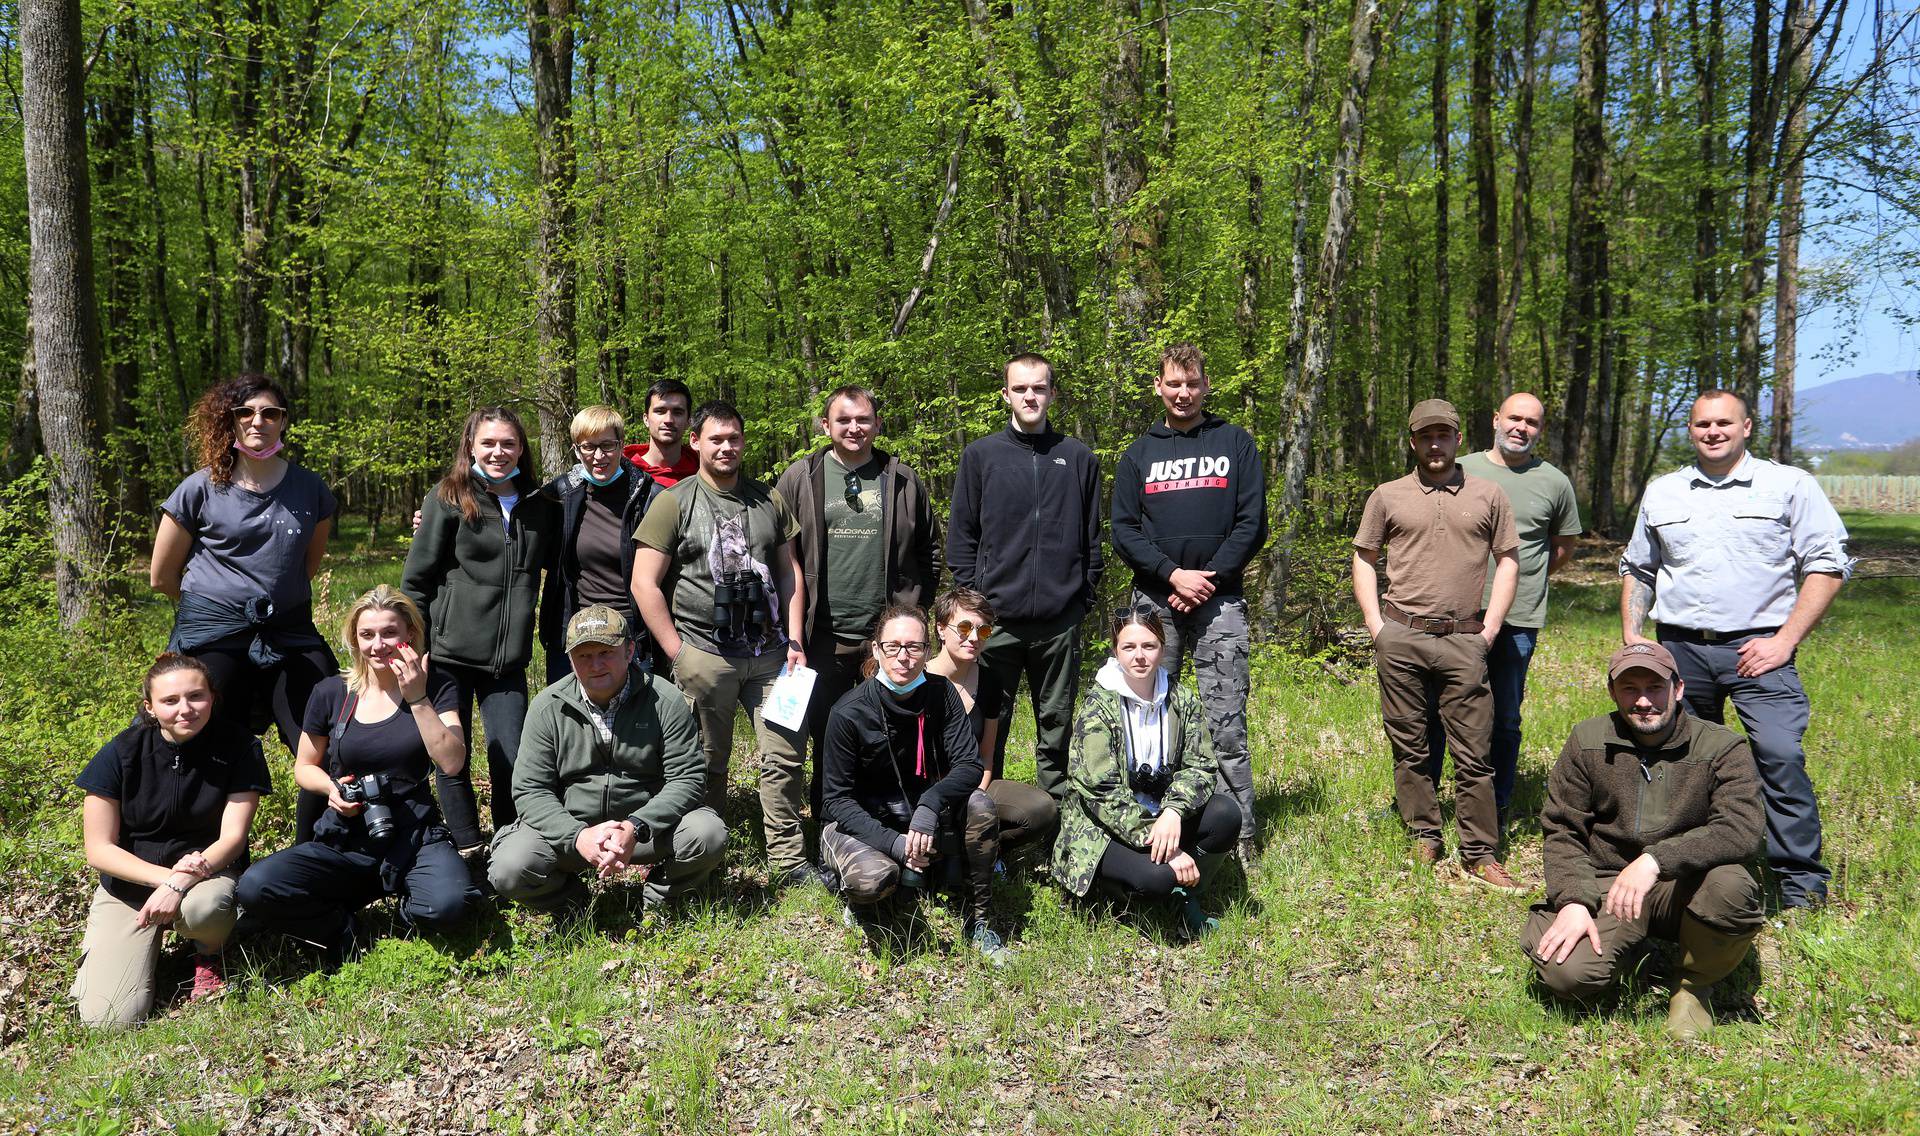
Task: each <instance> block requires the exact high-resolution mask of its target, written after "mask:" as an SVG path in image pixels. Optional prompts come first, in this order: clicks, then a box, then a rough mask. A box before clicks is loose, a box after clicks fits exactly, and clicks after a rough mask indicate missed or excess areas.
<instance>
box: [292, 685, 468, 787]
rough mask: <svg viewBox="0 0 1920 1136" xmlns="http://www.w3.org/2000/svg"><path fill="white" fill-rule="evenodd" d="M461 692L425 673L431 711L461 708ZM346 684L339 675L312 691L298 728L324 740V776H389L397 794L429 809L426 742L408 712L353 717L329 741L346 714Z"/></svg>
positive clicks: (429, 772)
mask: <svg viewBox="0 0 1920 1136" xmlns="http://www.w3.org/2000/svg"><path fill="white" fill-rule="evenodd" d="M459 699H460V693H459V689H458V688H457V687H455V686H454V684H453V680H452V679H451V678H448V677H447V676H446V674H444V673H442V672H440V671H432V670H430V671H428V672H427V701H428V703H430V704H431V705H432V706H433V709H434V712H435V713H441V714H444V713H446V712H447V711H449V710H452V709H454V708H455V707H457V706H458V705H459ZM346 701H347V680H346V679H345V678H344V677H342V676H340V675H335V676H334V677H332V678H330V679H327V680H326V681H324V682H322V683H321V684H320V685H319V686H316V687H314V688H313V694H312V696H311V697H309V698H308V699H307V717H306V720H305V721H304V722H302V723H301V724H300V728H301V729H302V730H304V731H305V732H307V733H309V734H319V735H320V736H321V737H324V738H328V739H329V741H328V743H327V773H328V774H329V775H331V776H333V777H342V776H347V775H349V774H350V775H352V776H354V777H365V776H366V775H367V774H369V773H377V774H379V775H380V776H381V777H383V778H389V777H390V778H392V779H393V781H394V786H395V788H396V789H397V790H398V791H399V793H400V795H401V796H404V797H407V798H408V799H410V800H414V801H417V802H421V803H424V804H427V805H429V806H431V805H432V804H433V791H432V789H431V788H430V787H429V786H428V784H427V782H428V781H429V780H431V779H432V776H433V758H432V757H430V756H429V755H428V754H427V743H426V742H424V741H422V740H421V739H420V727H419V724H418V723H416V722H415V721H414V720H413V712H412V711H411V710H395V711H394V712H393V714H392V715H391V716H390V717H388V718H386V719H384V720H383V721H379V722H358V721H353V720H351V719H349V720H348V722H347V723H346V728H345V729H344V730H342V731H341V732H340V737H339V739H338V740H333V739H332V737H331V735H332V734H333V732H334V723H335V722H336V721H337V720H338V719H339V718H340V717H341V716H342V714H343V712H344V711H345V704H346Z"/></svg>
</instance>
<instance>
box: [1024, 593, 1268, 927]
mask: <svg viewBox="0 0 1920 1136" xmlns="http://www.w3.org/2000/svg"><path fill="white" fill-rule="evenodd" d="M1111 631H1112V633H1113V654H1112V657H1110V658H1109V659H1108V660H1107V661H1106V663H1105V664H1104V665H1103V666H1101V668H1100V673H1099V674H1098V675H1097V676H1096V677H1095V680H1094V681H1095V685H1094V689H1093V690H1092V691H1090V692H1088V693H1087V694H1086V695H1085V696H1084V697H1083V698H1082V699H1081V702H1080V708H1079V710H1080V712H1079V714H1078V715H1077V717H1076V718H1075V721H1074V727H1073V744H1072V747H1071V749H1070V750H1069V752H1068V759H1067V774H1068V778H1069V786H1070V791H1069V792H1068V793H1067V797H1066V800H1064V801H1063V802H1061V806H1060V836H1059V839H1058V840H1056V841H1055V842H1054V846H1053V874H1054V877H1055V878H1056V879H1058V880H1059V881H1060V884H1061V886H1062V887H1065V888H1066V889H1067V890H1068V891H1070V892H1072V893H1073V894H1074V895H1076V896H1085V895H1086V894H1087V893H1088V892H1089V891H1091V890H1092V889H1093V888H1094V886H1095V885H1096V884H1097V885H1099V886H1101V887H1102V888H1103V890H1106V891H1108V892H1109V893H1117V894H1118V895H1119V896H1120V897H1121V898H1131V897H1133V896H1146V897H1151V898H1155V899H1166V898H1169V897H1170V898H1172V899H1174V900H1175V901H1176V902H1178V903H1179V905H1180V923H1179V927H1180V930H1181V932H1182V934H1183V935H1184V936H1186V937H1187V938H1198V937H1199V936H1201V935H1205V934H1207V933H1208V932H1210V931H1213V930H1214V929H1215V928H1217V927H1218V926H1219V923H1218V921H1216V920H1214V919H1212V918H1211V917H1209V916H1208V915H1207V913H1206V912H1205V911H1204V910H1202V909H1201V907H1200V901H1199V898H1198V890H1199V885H1200V882H1201V878H1202V876H1203V875H1205V874H1206V870H1207V869H1209V868H1211V867H1212V866H1213V864H1214V863H1216V862H1218V860H1219V858H1220V856H1221V855H1222V854H1224V853H1226V852H1227V851H1228V850H1230V849H1232V847H1233V842H1234V838H1235V837H1237V836H1238V835H1239V833H1240V806H1239V805H1238V804H1236V803H1235V802H1234V800H1233V798H1232V797H1230V796H1227V795H1226V794H1223V793H1215V792H1214V779H1215V776H1216V774H1217V772H1218V763H1217V762H1216V761H1215V760H1214V756H1213V741H1212V738H1211V736H1210V735H1209V733H1208V730H1207V719H1206V713H1205V711H1204V710H1203V709H1202V707H1201V705H1200V698H1199V696H1198V695H1196V694H1195V693H1194V692H1193V691H1192V690H1190V689H1188V688H1187V687H1184V686H1174V685H1173V684H1172V683H1170V682H1169V681H1168V679H1167V674H1166V672H1165V671H1164V670H1162V669H1161V668H1160V656H1161V654H1162V652H1163V650H1164V646H1165V643H1166V632H1165V629H1164V627H1163V626H1162V624H1161V622H1160V616H1159V615H1158V614H1157V613H1156V612H1155V611H1154V609H1153V608H1152V607H1151V606H1149V605H1145V604H1142V605H1140V606H1137V607H1133V608H1125V609H1122V610H1120V611H1117V612H1115V613H1114V616H1113V623H1112V626H1111Z"/></svg>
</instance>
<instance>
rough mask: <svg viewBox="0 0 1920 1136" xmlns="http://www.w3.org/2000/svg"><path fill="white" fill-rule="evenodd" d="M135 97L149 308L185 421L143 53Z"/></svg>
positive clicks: (181, 466) (184, 467)
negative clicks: (148, 248) (148, 230)
mask: <svg viewBox="0 0 1920 1136" xmlns="http://www.w3.org/2000/svg"><path fill="white" fill-rule="evenodd" d="M149 38H150V37H149V36H148V35H147V28H146V25H145V24H144V23H143V24H142V25H141V46H142V47H145V46H147V43H148V40H149ZM133 68H134V71H133V75H134V90H135V97H136V98H137V99H138V100H139V103H140V175H141V178H142V180H143V181H144V183H145V185H146V190H147V205H148V208H149V209H150V210H151V216H150V218H149V221H150V223H151V224H152V226H153V234H152V236H151V238H150V240H151V241H152V253H151V258H150V260H149V262H148V266H147V308H148V313H149V316H150V317H151V318H153V319H156V320H158V321H159V324H160V353H161V354H164V355H165V356H166V361H167V374H168V377H169V378H171V379H172V380H173V391H174V397H175V398H176V399H178V400H179V405H178V406H177V407H175V410H176V411H177V413H178V414H179V415H180V418H181V420H182V421H185V419H186V416H187V408H188V407H189V406H191V405H192V403H193V399H192V397H191V396H190V395H189V394H188V393H187V377H186V368H185V367H184V366H183V364H182V360H181V358H180V334H179V331H178V329H176V328H175V327H174V322H173V302H172V297H171V296H170V295H169V293H168V289H167V279H168V276H167V273H168V267H169V266H168V263H167V214H166V207H165V205H164V204H163V203H162V201H161V198H160V171H159V165H158V163H157V162H156V161H155V160H154V154H153V135H154V126H153V89H152V87H151V85H150V84H149V82H148V80H147V75H146V71H145V69H144V68H143V66H142V64H141V60H140V53H135V55H134V59H133ZM180 458H181V460H180V462H178V463H177V465H178V469H177V470H176V472H177V473H179V474H180V475H181V476H185V475H186V474H188V473H190V472H192V468H193V467H192V466H191V465H188V464H187V463H186V450H185V449H184V448H182V449H181V450H180Z"/></svg>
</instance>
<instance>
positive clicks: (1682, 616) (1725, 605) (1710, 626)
mask: <svg viewBox="0 0 1920 1136" xmlns="http://www.w3.org/2000/svg"><path fill="white" fill-rule="evenodd" d="M1809 572H1826V573H1833V574H1837V575H1839V576H1840V578H1841V579H1843V580H1844V579H1846V578H1847V577H1848V576H1850V575H1852V574H1853V561H1852V560H1851V559H1850V558H1849V557H1848V556H1847V526H1846V525H1844V524H1842V523H1841V521H1840V514H1839V513H1836V512H1835V511H1834V509H1833V505H1832V504H1831V503H1829V502H1828V500H1827V495H1826V494H1825V493H1822V492H1821V491H1820V486H1819V484H1818V483H1817V482H1815V481H1814V480H1813V475H1812V474H1809V473H1808V472H1806V471H1805V470H1803V469H1796V468H1794V467H1793V466H1790V465H1780V464H1779V463H1777V462H1770V461H1768V460H1766V459H1765V458H1757V457H1754V456H1753V455H1752V454H1751V453H1749V454H1747V455H1745V456H1744V457H1742V458H1741V459H1740V464H1739V465H1736V466H1734V468H1733V469H1732V471H1731V472H1729V473H1728V474H1727V475H1726V476H1725V477H1722V478H1719V479H1715V478H1712V477H1708V476H1707V475H1706V474H1705V473H1703V472H1701V470H1700V467H1699V466H1698V465H1697V464H1696V465H1691V466H1688V467H1687V468H1685V469H1679V470H1675V471H1674V472H1672V473H1669V474H1666V475H1665V476H1663V477H1658V478H1655V479H1654V481H1653V483H1652V484H1651V485H1648V486H1647V491H1646V493H1645V494H1644V495H1643V496H1642V497H1641V499H1640V516H1639V518H1638V519H1637V520H1636V521H1635V522H1634V525H1633V539H1632V540H1630V541H1628V542H1627V550H1626V552H1625V553H1623V554H1622V555H1621V557H1620V574H1621V575H1622V576H1627V575H1631V576H1633V577H1634V578H1636V579H1639V580H1644V581H1646V582H1647V583H1649V584H1652V585H1653V618H1654V619H1656V620H1658V621H1659V622H1661V623H1668V624H1672V625H1674V626H1676V627H1687V628H1691V629H1693V630H1695V631H1739V630H1744V629H1745V628H1749V627H1778V626H1780V625H1781V624H1783V623H1785V622H1786V621H1787V616H1788V614H1789V613H1791V612H1792V611H1793V603H1794V600H1795V599H1796V598H1798V596H1799V582H1800V578H1801V577H1803V576H1805V575H1806V574H1807V573H1809Z"/></svg>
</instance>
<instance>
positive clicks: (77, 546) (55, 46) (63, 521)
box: [19, 0, 107, 627]
mask: <svg viewBox="0 0 1920 1136" xmlns="http://www.w3.org/2000/svg"><path fill="white" fill-rule="evenodd" d="M19 10H20V79H21V84H20V85H21V99H20V108H21V134H22V137H23V140H24V145H25V156H26V175H27V231H28V240H29V250H30V251H29V253H28V278H29V285H28V287H29V290H30V295H31V297H32V301H31V311H32V318H33V329H34V339H33V358H34V390H35V392H36V395H37V398H38V401H39V408H40V440H41V447H42V449H43V450H44V451H45V453H46V455H47V458H48V461H49V464H50V466H51V470H50V473H51V479H50V484H49V486H48V492H47V506H48V513H49V518H50V520H51V523H52V527H53V547H54V590H55V595H56V597H57V601H58V603H59V607H60V622H61V623H62V624H63V625H64V626H67V627H72V626H74V625H75V624H78V623H80V622H81V621H82V620H84V619H86V618H87V617H88V615H90V614H91V613H92V611H93V607H94V604H95V603H96V601H98V600H99V598H100V597H101V596H102V595H103V594H104V592H105V585H106V579H107V577H106V557H107V526H106V525H105V524H104V523H103V517H102V514H101V506H102V503H103V499H104V497H105V488H106V487H105V486H104V485H103V484H102V477H101V469H100V465H99V463H100V459H101V456H102V454H103V453H104V452H105V448H104V445H103V439H102V437H101V430H100V405H99V401H100V379H101V374H100V327H99V322H98V319H99V317H98V314H97V312H98V309H97V308H96V306H95V303H96V301H95V296H94V289H93V221H92V212H91V204H92V203H91V201H90V187H89V185H88V178H87V128H86V118H85V115H84V113H83V111H82V94H81V86H82V61H81V55H82V50H83V46H82V43H81V38H80V36H81V30H80V4H79V0H22V2H21V4H20V7H19Z"/></svg>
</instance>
